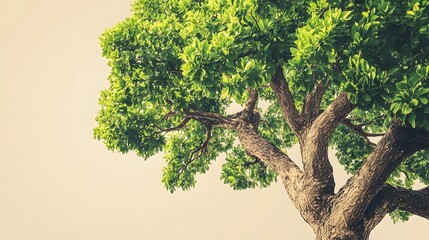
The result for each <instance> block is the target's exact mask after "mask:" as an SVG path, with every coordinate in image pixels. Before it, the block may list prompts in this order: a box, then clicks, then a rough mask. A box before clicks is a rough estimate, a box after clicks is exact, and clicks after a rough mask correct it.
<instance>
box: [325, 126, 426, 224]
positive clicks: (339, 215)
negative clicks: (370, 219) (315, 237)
mask: <svg viewBox="0 0 429 240" xmlns="http://www.w3.org/2000/svg"><path fill="white" fill-rule="evenodd" d="M427 148H429V132H428V131H425V130H424V129H414V128H411V127H407V126H402V125H401V124H400V123H399V122H394V123H392V125H391V127H390V128H389V130H388V131H387V132H386V134H385V135H384V137H383V138H382V139H381V140H380V142H379V143H378V144H377V146H376V148H375V149H374V150H373V152H372V153H371V154H370V155H369V157H368V159H367V160H366V162H365V163H364V164H363V165H362V167H361V168H360V169H359V170H358V172H357V173H356V174H355V175H354V176H353V177H352V178H350V179H349V181H348V182H347V184H346V185H345V186H344V187H343V188H342V189H341V190H340V192H339V193H338V194H337V197H336V199H335V200H334V206H333V208H332V215H331V218H332V219H333V220H336V221H334V222H341V221H340V220H343V221H342V222H343V224H345V225H346V226H347V225H352V224H354V223H356V222H358V221H360V220H361V219H360V218H361V216H362V214H363V213H364V211H365V210H366V209H367V207H368V206H369V204H370V203H371V201H372V200H373V199H374V197H375V196H376V194H377V193H378V192H379V190H380V189H381V187H382V186H383V185H384V183H385V182H386V180H387V178H388V177H389V176H390V174H391V173H392V172H393V171H394V170H395V169H396V168H397V167H398V166H399V165H400V164H401V162H402V161H404V160H405V159H406V158H407V157H408V156H410V155H411V154H413V153H415V152H417V151H419V150H421V149H427Z"/></svg>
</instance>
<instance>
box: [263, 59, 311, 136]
mask: <svg viewBox="0 0 429 240" xmlns="http://www.w3.org/2000/svg"><path fill="white" fill-rule="evenodd" d="M270 85H271V88H272V90H273V92H274V94H275V95H276V97H277V99H278V101H279V104H280V108H281V110H282V113H283V116H284V118H285V119H286V121H287V123H288V124H289V126H290V127H291V129H292V131H293V132H294V133H295V135H296V136H300V132H301V129H302V127H303V119H302V116H301V115H300V114H299V112H298V110H297V109H296V106H295V102H294V100H293V97H292V93H291V92H290V90H289V86H288V84H287V83H286V79H285V76H284V74H283V68H282V67H277V69H276V74H275V75H274V76H273V78H272V79H271V83H270Z"/></svg>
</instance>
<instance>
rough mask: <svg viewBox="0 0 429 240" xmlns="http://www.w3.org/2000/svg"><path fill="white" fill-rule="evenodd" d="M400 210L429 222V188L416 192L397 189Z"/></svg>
mask: <svg viewBox="0 0 429 240" xmlns="http://www.w3.org/2000/svg"><path fill="white" fill-rule="evenodd" d="M396 190H397V191H396V193H395V195H396V196H397V197H398V198H399V201H398V208H399V209H401V210H405V211H408V212H410V213H412V214H414V215H418V216H420V217H424V218H426V219H428V220H429V187H425V188H423V189H420V190H417V191H414V190H408V189H405V188H399V187H397V188H396Z"/></svg>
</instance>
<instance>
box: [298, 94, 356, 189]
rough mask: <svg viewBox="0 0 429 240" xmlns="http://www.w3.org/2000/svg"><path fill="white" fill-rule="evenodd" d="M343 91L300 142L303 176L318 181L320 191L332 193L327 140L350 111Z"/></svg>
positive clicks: (351, 107) (332, 182)
mask: <svg viewBox="0 0 429 240" xmlns="http://www.w3.org/2000/svg"><path fill="white" fill-rule="evenodd" d="M352 109H353V106H352V104H351V103H350V101H349V99H348V98H347V95H346V94H345V93H343V94H341V95H339V96H338V97H337V98H336V99H335V100H334V101H333V102H332V103H331V105H330V106H329V107H328V108H327V109H326V110H325V111H323V112H322V113H321V114H320V115H319V116H318V117H317V118H316V119H315V120H314V122H313V124H312V125H311V127H310V128H309V130H308V132H307V134H306V137H305V141H304V143H303V144H301V154H302V161H303V165H304V173H305V176H306V177H307V178H309V179H314V180H316V181H317V182H319V184H320V185H319V186H317V187H318V188H319V189H320V191H321V192H325V193H326V192H327V193H333V191H334V178H333V173H332V166H331V164H330V162H329V159H328V140H329V137H330V135H331V134H332V132H333V131H334V129H335V128H336V127H337V126H338V124H339V123H340V122H341V121H342V120H343V119H344V118H345V117H346V116H347V115H348V114H349V113H350V112H351V111H352Z"/></svg>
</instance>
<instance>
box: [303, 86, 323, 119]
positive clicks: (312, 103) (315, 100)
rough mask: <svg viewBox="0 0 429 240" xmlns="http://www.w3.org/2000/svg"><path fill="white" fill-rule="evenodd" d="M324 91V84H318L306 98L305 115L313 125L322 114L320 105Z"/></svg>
mask: <svg viewBox="0 0 429 240" xmlns="http://www.w3.org/2000/svg"><path fill="white" fill-rule="evenodd" d="M323 93H324V89H323V85H322V82H316V83H315V84H314V89H313V91H312V92H310V93H309V94H308V95H307V96H306V97H305V102H304V107H303V114H304V117H305V118H306V120H307V122H309V123H311V122H313V121H314V119H316V117H317V116H318V115H319V112H320V103H321V102H322V97H323Z"/></svg>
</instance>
